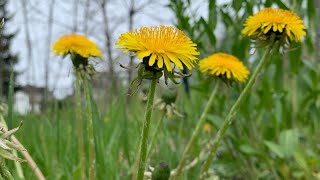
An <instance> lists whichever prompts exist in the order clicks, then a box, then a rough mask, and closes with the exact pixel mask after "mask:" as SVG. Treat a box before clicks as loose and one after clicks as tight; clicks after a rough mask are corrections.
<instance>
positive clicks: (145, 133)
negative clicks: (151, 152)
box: [137, 78, 158, 180]
mask: <svg viewBox="0 0 320 180" xmlns="http://www.w3.org/2000/svg"><path fill="white" fill-rule="evenodd" d="M157 81H158V79H156V78H154V79H152V80H151V84H150V88H149V93H148V102H147V107H146V112H145V121H144V123H143V130H142V136H141V144H140V157H139V169H138V176H137V179H138V180H143V176H144V169H145V166H146V157H147V149H148V137H149V129H150V120H151V115H152V109H153V99H154V94H155V89H156V84H157Z"/></svg>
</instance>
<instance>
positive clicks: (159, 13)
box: [0, 0, 320, 180]
mask: <svg viewBox="0 0 320 180" xmlns="http://www.w3.org/2000/svg"><path fill="white" fill-rule="evenodd" d="M319 4H320V1H319V0H259V1H253V0H243V1H238V0H163V1H156V0H121V1H119V0H68V1H62V0H47V1H43V0H11V1H10V0H0V18H4V20H5V24H4V27H3V28H2V29H1V30H0V42H1V43H0V93H1V99H2V100H3V101H4V102H7V103H8V105H9V109H10V108H11V109H13V108H14V110H15V111H14V112H13V113H12V114H11V116H10V118H7V119H10V123H8V124H10V126H11V127H15V126H17V124H18V123H19V122H20V120H24V126H23V127H22V129H21V131H20V132H19V133H18V134H17V137H18V138H19V139H20V141H21V142H22V143H23V144H24V145H25V146H26V149H27V150H28V151H29V152H30V154H31V155H32V156H33V157H34V158H35V161H36V162H37V163H38V165H39V167H40V169H41V170H42V171H43V173H44V175H45V176H46V177H47V178H48V179H77V178H79V166H78V159H77V158H78V157H77V143H76V139H75V136H76V134H75V130H74V129H73V127H74V114H75V112H74V109H73V108H72V107H73V106H74V101H73V99H74V97H73V94H74V80H75V78H74V76H73V73H72V64H71V61H70V60H69V59H68V57H66V58H65V59H62V57H56V56H54V55H53V53H52V50H51V46H52V44H53V43H54V42H55V41H56V40H57V39H58V38H59V37H61V36H62V35H64V34H68V33H80V34H84V35H86V36H88V37H89V38H90V39H91V40H93V41H94V42H96V43H97V44H98V46H99V48H100V49H101V50H102V52H103V58H102V59H101V60H98V59H93V60H92V63H93V64H94V65H95V67H96V70H97V71H98V73H97V75H96V77H95V78H94V79H93V81H92V84H93V91H94V96H95V100H96V104H95V107H94V111H95V117H94V124H95V139H96V143H97V148H96V152H97V164H98V166H97V177H98V179H130V178H128V177H130V176H131V175H132V173H133V170H132V167H133V166H134V161H135V158H134V157H135V153H136V150H137V147H138V141H139V137H140V130H141V129H140V127H141V123H142V119H143V112H144V105H145V104H144V103H145V102H144V101H143V98H144V96H143V93H144V92H145V91H144V87H143V86H142V87H140V90H139V91H138V93H136V94H134V95H133V96H130V97H129V98H128V96H127V95H126V94H127V92H128V87H129V83H130V81H131V80H132V79H133V78H134V77H135V76H136V73H135V70H134V69H131V70H127V69H122V68H120V66H119V63H121V64H124V65H131V66H132V65H134V64H138V63H139V61H138V60H137V59H135V58H133V57H129V56H128V55H127V54H123V53H122V52H121V51H119V50H117V49H116V47H115V45H114V44H115V42H116V41H117V38H118V37H119V35H120V34H121V33H124V32H127V31H131V30H134V29H135V28H138V27H141V26H151V25H174V26H176V27H178V28H179V29H181V30H183V31H184V32H185V33H186V34H187V35H188V36H189V37H190V38H191V39H192V40H193V41H194V42H195V43H197V44H198V50H199V51H200V53H201V55H200V59H201V58H203V57H206V56H208V55H210V54H212V53H214V52H227V53H231V54H233V55H235V56H236V57H238V58H239V59H241V60H242V61H243V62H244V64H246V65H247V67H248V69H250V71H251V72H252V70H253V69H254V67H255V65H256V64H257V62H258V61H259V59H260V58H261V55H262V53H263V49H255V48H254V47H253V44H252V43H251V41H250V40H249V39H248V38H246V37H244V36H242V35H241V30H242V28H243V23H244V22H245V20H246V18H247V17H248V16H250V15H252V14H254V13H256V12H257V11H258V10H260V9H263V8H265V7H278V8H282V9H289V10H292V11H294V12H296V13H297V14H298V15H299V16H300V17H301V19H303V20H304V24H305V26H306V29H307V30H306V31H307V36H306V37H305V38H304V39H303V42H302V43H292V45H291V47H290V48H289V49H288V50H287V51H285V52H284V53H282V54H274V55H273V56H272V58H271V59H270V61H269V65H268V68H266V69H265V72H264V73H263V75H261V76H260V77H259V79H258V82H257V83H256V85H255V87H254V88H253V93H252V94H251V95H250V97H247V99H246V103H244V104H243V105H242V107H241V108H240V111H239V112H238V114H237V116H236V119H237V120H236V121H235V122H234V124H233V125H232V128H231V129H230V130H229V132H228V135H227V137H226V138H225V139H224V142H223V145H222V148H221V149H219V152H218V157H217V159H216V161H215V164H214V165H212V167H211V171H210V172H211V173H212V176H211V178H212V179H214V178H221V179H234V180H235V179H320V158H319V157H320V147H319V144H320V141H319V137H320V132H319V127H320V121H319V117H320V111H319V109H320V83H319V82H320V65H319V62H320V18H319V17H320V11H319V8H320V5H319ZM11 72H14V73H11ZM192 73H193V75H192V77H191V78H189V80H188V82H187V81H181V85H178V86H174V85H170V87H173V88H174V89H175V90H174V92H175V93H172V94H174V95H175V96H176V97H175V99H176V105H175V106H176V107H175V108H176V109H175V110H176V111H179V113H178V115H177V114H175V113H173V114H174V115H172V116H167V115H168V112H163V111H162V110H158V111H156V112H155V115H154V119H153V121H154V124H155V122H156V121H158V120H160V119H163V125H162V126H161V132H160V134H159V136H158V138H157V141H156V145H155V148H154V152H153V153H152V155H151V160H150V165H152V166H154V165H156V164H157V163H159V162H160V161H165V162H166V163H168V164H169V166H170V167H171V168H174V167H176V165H177V163H178V162H179V159H180V157H181V154H182V152H183V149H184V147H185V144H186V142H187V140H188V139H189V138H190V136H191V134H190V132H191V130H192V129H193V128H194V127H195V124H196V123H197V120H198V118H199V116H200V113H201V112H202V110H203V107H204V106H205V103H206V101H207V99H208V97H209V94H210V93H211V90H212V89H213V85H214V84H213V83H212V79H210V78H207V77H206V76H204V75H202V74H201V73H199V71H198V70H197V68H196V69H195V70H193V71H192ZM10 74H13V75H14V78H13V79H12V81H13V82H14V93H13V94H11V95H10V91H9V90H8V89H9V84H10V83H9V82H10ZM145 83H147V82H144V83H143V84H145ZM242 88H243V85H239V84H237V85H234V86H232V87H229V86H226V85H225V86H222V87H221V88H220V89H219V95H218V96H217V97H216V99H215V102H214V103H213V107H212V108H211V110H210V113H209V116H208V119H207V124H206V128H205V129H204V131H203V133H202V135H201V138H199V140H198V142H197V145H198V146H197V147H194V149H193V154H192V157H190V161H192V160H195V162H196V163H195V165H194V166H192V167H191V168H190V170H189V171H187V172H185V173H184V176H183V178H184V179H194V178H195V177H197V172H199V169H200V165H201V163H200V162H201V161H202V160H203V154H205V152H207V150H208V144H210V143H211V142H210V140H211V139H212V137H214V135H215V133H216V131H217V129H218V128H219V127H220V125H221V123H222V120H223V118H224V117H225V115H226V113H227V112H228V110H229V108H230V107H231V105H232V103H233V102H234V101H235V100H236V98H237V97H238V95H239V92H240V91H241V89H242ZM167 89H168V88H167V87H166V86H165V85H164V83H163V82H161V83H160V85H159V88H158V92H157V96H158V97H157V98H158V99H159V100H160V99H161V96H162V95H163V94H165V92H167ZM172 94H171V95H172ZM10 99H14V102H13V103H10ZM128 99H130V100H128ZM129 102H130V103H129ZM152 127H153V128H154V126H152ZM199 154H200V155H199ZM10 167H12V169H15V168H14V165H13V164H11V166H10ZM22 169H23V174H22V175H21V173H15V177H17V178H20V179H34V178H35V176H34V175H33V173H32V171H31V170H30V168H29V167H28V166H27V165H26V164H22Z"/></svg>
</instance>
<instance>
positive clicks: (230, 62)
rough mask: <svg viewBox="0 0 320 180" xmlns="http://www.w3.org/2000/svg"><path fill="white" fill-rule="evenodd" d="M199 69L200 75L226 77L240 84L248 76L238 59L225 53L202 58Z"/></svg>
mask: <svg viewBox="0 0 320 180" xmlns="http://www.w3.org/2000/svg"><path fill="white" fill-rule="evenodd" d="M199 68H200V71H201V72H202V73H209V74H211V75H213V76H220V77H226V78H228V79H234V80H237V81H240V82H245V81H246V80H247V79H248V76H249V74H250V72H249V71H248V70H247V68H246V67H245V66H244V65H243V63H242V62H241V61H240V60H239V59H238V58H236V57H235V56H232V55H230V54H226V53H214V54H212V55H210V56H209V57H207V58H204V59H203V60H201V61H200V62H199Z"/></svg>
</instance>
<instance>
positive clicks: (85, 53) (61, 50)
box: [52, 34, 102, 58]
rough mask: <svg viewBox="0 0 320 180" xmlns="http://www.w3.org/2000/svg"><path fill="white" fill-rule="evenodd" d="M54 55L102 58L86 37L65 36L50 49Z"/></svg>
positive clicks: (93, 44)
mask: <svg viewBox="0 0 320 180" xmlns="http://www.w3.org/2000/svg"><path fill="white" fill-rule="evenodd" d="M52 49H53V52H54V53H55V54H56V55H67V54H73V53H74V54H78V55H80V56H81V57H83V58H88V57H102V54H101V51H100V50H99V49H98V47H97V45H96V44H95V43H94V42H92V41H91V40H89V39H88V38H87V37H86V36H83V35H79V34H67V35H64V36H62V37H61V38H60V39H58V41H57V42H56V43H55V44H54V45H53V47H52Z"/></svg>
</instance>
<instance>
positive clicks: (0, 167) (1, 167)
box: [0, 158, 14, 180]
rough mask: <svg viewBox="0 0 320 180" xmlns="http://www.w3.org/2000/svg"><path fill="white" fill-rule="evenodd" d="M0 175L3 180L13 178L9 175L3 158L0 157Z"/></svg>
mask: <svg viewBox="0 0 320 180" xmlns="http://www.w3.org/2000/svg"><path fill="white" fill-rule="evenodd" d="M0 177H2V178H3V179H4V180H14V178H13V176H12V175H11V173H10V171H9V170H8V168H7V167H6V165H5V163H4V159H3V158H0ZM2 178H1V179H2Z"/></svg>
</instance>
